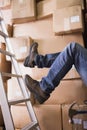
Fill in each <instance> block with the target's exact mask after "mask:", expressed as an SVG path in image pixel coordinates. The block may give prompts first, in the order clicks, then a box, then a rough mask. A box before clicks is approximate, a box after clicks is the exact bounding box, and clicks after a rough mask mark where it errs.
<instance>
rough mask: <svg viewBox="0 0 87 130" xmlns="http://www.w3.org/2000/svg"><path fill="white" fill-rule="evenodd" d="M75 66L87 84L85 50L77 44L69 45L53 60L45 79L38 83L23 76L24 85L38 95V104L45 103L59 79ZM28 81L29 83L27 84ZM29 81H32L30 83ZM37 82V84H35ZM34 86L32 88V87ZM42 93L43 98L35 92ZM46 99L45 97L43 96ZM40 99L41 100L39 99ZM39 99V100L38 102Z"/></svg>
mask: <svg viewBox="0 0 87 130" xmlns="http://www.w3.org/2000/svg"><path fill="white" fill-rule="evenodd" d="M73 64H74V65H75V67H76V69H77V71H78V72H79V74H80V75H81V77H82V79H83V80H84V82H85V84H87V81H86V77H87V49H85V48H83V47H82V46H80V45H79V44H77V43H70V44H69V45H68V46H67V47H66V48H65V49H64V50H63V51H62V52H61V53H60V54H59V56H58V57H57V58H56V59H55V61H54V63H53V64H52V66H51V68H50V70H49V73H48V75H47V76H46V77H43V78H42V80H41V81H40V82H38V81H36V80H33V79H32V78H31V77H29V76H28V75H26V76H25V83H26V85H27V87H28V88H29V90H30V91H31V92H33V93H34V94H35V96H37V95H38V98H37V100H38V101H39V102H40V103H43V102H44V101H46V100H47V99H48V97H49V95H50V93H51V92H52V91H53V90H54V89H55V87H56V86H58V84H59V83H60V81H61V79H62V78H63V77H64V76H65V75H66V73H67V72H68V71H69V70H70V69H71V67H72V65H73ZM28 81H29V82H28ZM30 81H32V82H31V83H30ZM35 82H37V83H35ZM33 86H34V87H33ZM37 88H38V89H40V91H42V92H44V97H43V96H42V94H41V93H39V91H38V90H37ZM47 94H48V97H45V95H46V96H47ZM40 97H42V98H43V100H42V98H40ZM39 99H41V100H39Z"/></svg>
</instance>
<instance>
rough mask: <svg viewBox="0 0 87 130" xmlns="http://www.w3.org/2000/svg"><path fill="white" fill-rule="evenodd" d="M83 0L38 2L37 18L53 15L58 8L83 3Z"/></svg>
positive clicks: (47, 0) (45, 0)
mask: <svg viewBox="0 0 87 130" xmlns="http://www.w3.org/2000/svg"><path fill="white" fill-rule="evenodd" d="M82 3H83V1H82V0H77V1H75V0H44V1H40V2H38V3H37V19H41V18H45V17H48V16H51V15H52V14H53V12H54V11H55V10H56V9H60V8H65V7H70V6H74V5H81V6H82Z"/></svg>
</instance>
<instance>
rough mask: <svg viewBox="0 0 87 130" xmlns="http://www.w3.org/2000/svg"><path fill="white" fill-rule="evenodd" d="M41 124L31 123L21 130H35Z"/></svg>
mask: <svg viewBox="0 0 87 130" xmlns="http://www.w3.org/2000/svg"><path fill="white" fill-rule="evenodd" d="M38 125H39V124H38V123H37V122H31V123H29V124H27V125H26V126H24V127H23V128H22V129H21V130H32V129H34V128H36V127H37V126H38Z"/></svg>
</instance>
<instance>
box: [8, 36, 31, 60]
mask: <svg viewBox="0 0 87 130" xmlns="http://www.w3.org/2000/svg"><path fill="white" fill-rule="evenodd" d="M10 42H11V46H12V48H13V51H14V54H15V56H16V59H17V60H18V61H23V60H24V59H25V57H26V56H27V55H28V54H29V49H30V44H31V42H32V40H31V38H30V37H17V38H10Z"/></svg>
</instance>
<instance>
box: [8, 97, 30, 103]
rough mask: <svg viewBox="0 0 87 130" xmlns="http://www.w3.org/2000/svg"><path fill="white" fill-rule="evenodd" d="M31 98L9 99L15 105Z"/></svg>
mask: <svg viewBox="0 0 87 130" xmlns="http://www.w3.org/2000/svg"><path fill="white" fill-rule="evenodd" d="M29 100H30V98H27V99H17V100H11V101H9V105H15V104H18V103H23V102H27V101H29Z"/></svg>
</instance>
